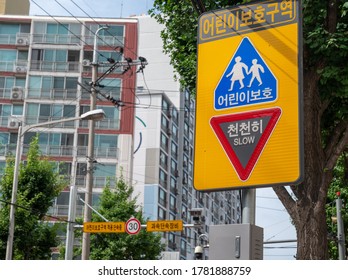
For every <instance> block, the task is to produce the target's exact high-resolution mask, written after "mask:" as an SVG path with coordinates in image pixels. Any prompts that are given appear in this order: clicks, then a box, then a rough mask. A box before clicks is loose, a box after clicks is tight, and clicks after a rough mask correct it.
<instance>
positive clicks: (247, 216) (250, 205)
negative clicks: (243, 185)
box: [242, 189, 256, 225]
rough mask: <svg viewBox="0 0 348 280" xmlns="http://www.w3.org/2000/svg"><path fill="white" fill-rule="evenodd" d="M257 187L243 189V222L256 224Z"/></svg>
mask: <svg viewBox="0 0 348 280" xmlns="http://www.w3.org/2000/svg"><path fill="white" fill-rule="evenodd" d="M255 204H256V189H245V190H243V191H242V224H251V225H255Z"/></svg>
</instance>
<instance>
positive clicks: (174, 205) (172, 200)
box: [169, 195, 177, 212]
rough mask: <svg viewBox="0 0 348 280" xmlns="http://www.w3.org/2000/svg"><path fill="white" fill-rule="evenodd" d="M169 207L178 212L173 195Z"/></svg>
mask: <svg viewBox="0 0 348 280" xmlns="http://www.w3.org/2000/svg"><path fill="white" fill-rule="evenodd" d="M169 207H170V209H171V210H173V211H174V212H176V211H177V209H176V198H175V197H174V196H172V195H171V196H170V198H169Z"/></svg>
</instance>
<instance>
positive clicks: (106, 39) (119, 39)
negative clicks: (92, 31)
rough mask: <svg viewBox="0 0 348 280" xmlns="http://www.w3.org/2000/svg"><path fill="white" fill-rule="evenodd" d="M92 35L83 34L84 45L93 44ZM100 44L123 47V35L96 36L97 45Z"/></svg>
mask: <svg viewBox="0 0 348 280" xmlns="http://www.w3.org/2000/svg"><path fill="white" fill-rule="evenodd" d="M94 37H95V36H94V35H93V36H85V37H84V42H85V43H86V45H90V46H93V45H94ZM100 46H114V47H119V46H120V47H123V46H124V37H123V36H101V35H99V36H98V47H100Z"/></svg>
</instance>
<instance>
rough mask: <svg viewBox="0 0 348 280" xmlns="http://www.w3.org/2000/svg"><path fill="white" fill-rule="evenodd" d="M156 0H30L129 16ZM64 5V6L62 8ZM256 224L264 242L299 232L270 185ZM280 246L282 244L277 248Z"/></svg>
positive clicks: (37, 11) (45, 6)
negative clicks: (260, 229) (262, 233)
mask: <svg viewBox="0 0 348 280" xmlns="http://www.w3.org/2000/svg"><path fill="white" fill-rule="evenodd" d="M153 2H154V1H153V0H101V1H96V0H31V6H30V14H31V15H45V16H47V15H49V16H72V15H73V16H82V17H112V18H120V17H129V16H130V15H141V14H148V13H147V11H148V10H149V9H150V8H151V7H152V4H153ZM62 6H63V7H64V8H63V7H62ZM256 193H257V194H256V225H257V226H260V227H263V228H264V240H265V241H279V240H293V239H296V233H295V230H294V227H293V225H292V224H291V222H290V218H289V215H288V214H287V212H286V211H285V209H284V207H283V205H282V204H281V203H280V201H279V200H278V198H277V197H276V195H275V193H274V192H273V190H272V189H271V188H262V189H257V192H256ZM295 246H296V243H279V244H267V245H265V247H267V248H265V250H264V259H268V260H273V259H283V260H293V259H294V258H293V256H294V255H295V254H296V248H291V247H295ZM277 247H282V248H281V249H277Z"/></svg>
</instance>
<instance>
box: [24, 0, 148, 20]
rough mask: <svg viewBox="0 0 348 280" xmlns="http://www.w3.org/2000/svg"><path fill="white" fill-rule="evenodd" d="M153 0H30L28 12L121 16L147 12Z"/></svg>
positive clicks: (38, 13) (83, 15) (58, 14)
mask: <svg viewBox="0 0 348 280" xmlns="http://www.w3.org/2000/svg"><path fill="white" fill-rule="evenodd" d="M153 2H154V1H153V0H99V1H98V0H30V14H31V15H45V16H47V15H50V16H71V15H73V16H81V17H89V16H91V17H111V18H121V17H129V16H131V15H142V14H148V10H149V9H150V8H151V7H152V4H153ZM62 6H63V7H64V8H63V7H62Z"/></svg>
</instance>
